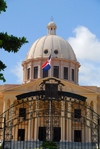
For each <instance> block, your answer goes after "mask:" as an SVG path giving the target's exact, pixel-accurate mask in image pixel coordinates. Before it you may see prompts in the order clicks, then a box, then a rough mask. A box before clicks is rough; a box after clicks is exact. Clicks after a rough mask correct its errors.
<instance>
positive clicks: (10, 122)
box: [9, 99, 14, 141]
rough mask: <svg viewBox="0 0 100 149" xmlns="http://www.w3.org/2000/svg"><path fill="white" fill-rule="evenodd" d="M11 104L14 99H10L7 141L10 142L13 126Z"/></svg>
mask: <svg viewBox="0 0 100 149" xmlns="http://www.w3.org/2000/svg"><path fill="white" fill-rule="evenodd" d="M13 102H14V99H10V109H9V140H10V141H11V140H12V125H13Z"/></svg>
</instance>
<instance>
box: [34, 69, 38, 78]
mask: <svg viewBox="0 0 100 149" xmlns="http://www.w3.org/2000/svg"><path fill="white" fill-rule="evenodd" d="M36 78H38V67H34V79H36Z"/></svg>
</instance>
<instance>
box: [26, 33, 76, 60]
mask: <svg viewBox="0 0 100 149" xmlns="http://www.w3.org/2000/svg"><path fill="white" fill-rule="evenodd" d="M51 50H52V52H51ZM50 53H52V57H56V58H65V59H68V60H73V61H75V62H76V61H77V59H76V56H75V53H74V51H73V49H72V47H71V46H70V44H69V43H68V42H67V41H66V40H65V39H63V38H61V37H59V36H56V35H47V36H43V37H41V38H39V39H38V40H36V41H35V42H34V43H33V45H32V46H31V48H30V50H29V52H28V53H27V56H26V58H25V60H28V59H35V58H39V57H41V58H48V57H49V55H50Z"/></svg>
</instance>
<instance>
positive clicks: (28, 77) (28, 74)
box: [27, 68, 30, 80]
mask: <svg viewBox="0 0 100 149" xmlns="http://www.w3.org/2000/svg"><path fill="white" fill-rule="evenodd" d="M27 79H28V80H29V79H30V68H28V70H27Z"/></svg>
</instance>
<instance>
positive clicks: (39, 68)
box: [38, 60, 41, 78]
mask: <svg viewBox="0 0 100 149" xmlns="http://www.w3.org/2000/svg"><path fill="white" fill-rule="evenodd" d="M38 78H41V60H40V61H39V62H38Z"/></svg>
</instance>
